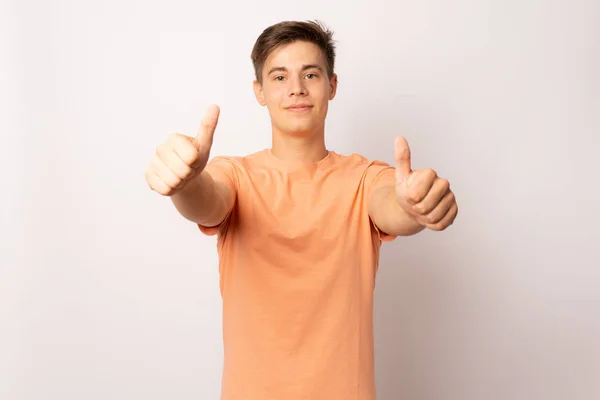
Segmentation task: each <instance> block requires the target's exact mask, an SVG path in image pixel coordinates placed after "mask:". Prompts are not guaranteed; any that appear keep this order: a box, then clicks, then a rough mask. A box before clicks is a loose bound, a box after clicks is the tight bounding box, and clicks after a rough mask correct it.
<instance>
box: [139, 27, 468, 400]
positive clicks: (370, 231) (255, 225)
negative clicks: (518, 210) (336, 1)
mask: <svg viewBox="0 0 600 400" xmlns="http://www.w3.org/2000/svg"><path fill="white" fill-rule="evenodd" d="M334 59H335V50H334V46H333V44H332V34H331V32H329V31H328V30H326V29H325V28H323V27H322V26H321V25H320V24H318V23H313V22H282V23H279V24H276V25H274V26H271V27H269V28H267V29H266V30H265V31H264V32H263V33H262V34H261V35H260V36H259V38H258V40H257V41H256V44H255V46H254V49H253V51H252V61H253V63H254V67H255V71H256V81H255V82H254V93H255V95H256V99H257V101H258V102H259V104H260V105H262V106H266V107H267V109H268V112H269V114H270V117H271V124H272V132H271V133H272V147H271V148H269V149H264V150H262V151H258V152H256V153H253V154H250V155H247V156H244V157H227V156H217V157H215V158H213V159H212V160H211V161H210V162H208V160H209V153H210V148H211V144H212V140H213V135H214V131H215V128H216V124H217V119H218V113H219V109H218V107H216V106H211V107H209V109H208V110H207V112H206V113H205V116H204V118H203V120H202V125H201V128H200V132H199V134H198V136H197V137H187V136H184V135H181V134H173V135H171V136H170V137H169V139H168V140H167V142H166V143H165V144H162V145H160V146H159V147H158V148H157V153H156V154H155V156H154V158H153V159H152V162H151V164H150V167H149V168H148V170H147V173H146V179H147V181H148V184H149V186H150V187H151V188H152V189H153V190H155V191H157V192H158V193H160V194H163V195H166V196H170V197H171V199H172V201H173V203H174V205H175V207H176V208H177V209H178V210H179V212H180V213H181V214H182V215H183V217H185V218H187V219H189V220H190V221H193V222H194V223H196V224H198V227H199V229H200V230H201V231H202V232H203V233H204V234H206V235H217V249H218V253H219V259H220V261H219V272H220V289H221V295H222V298H223V333H224V338H223V339H224V356H225V358H224V368H223V381H222V397H221V398H222V399H224V400H300V399H311V400H350V399H352V400H374V399H375V377H374V355H373V353H374V346H373V292H374V286H375V275H376V272H377V268H378V260H379V249H380V246H381V244H382V242H383V241H391V240H393V239H394V238H395V237H397V236H406V235H413V234H416V233H418V232H420V231H421V230H423V229H425V228H429V229H433V230H443V229H445V228H446V227H448V226H449V225H450V224H452V222H453V221H454V219H455V217H456V215H457V210H458V207H457V204H456V201H455V198H454V194H453V193H452V192H451V191H450V189H449V184H448V181H447V180H445V179H442V178H439V177H437V175H436V173H435V171H433V170H431V169H427V170H419V171H412V170H411V166H410V151H409V148H408V145H407V143H406V141H405V139H404V138H402V137H398V138H397V139H396V142H395V144H394V146H395V147H394V149H395V160H396V163H395V164H396V165H395V166H390V165H388V164H385V163H383V162H379V161H372V160H368V159H366V158H365V157H363V156H361V155H358V154H352V155H349V156H345V155H341V154H337V153H335V152H334V151H328V150H327V149H326V147H325V139H324V137H325V118H326V115H327V106H328V103H329V101H331V100H333V98H334V97H335V94H336V88H337V83H338V81H337V76H336V74H335V73H334ZM391 148H392V146H391V144H390V149H391Z"/></svg>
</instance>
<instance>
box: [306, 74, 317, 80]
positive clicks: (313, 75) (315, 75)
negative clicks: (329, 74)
mask: <svg viewBox="0 0 600 400" xmlns="http://www.w3.org/2000/svg"><path fill="white" fill-rule="evenodd" d="M309 76H312V77H315V78H316V77H317V74H306V77H309ZM309 79H312V78H309Z"/></svg>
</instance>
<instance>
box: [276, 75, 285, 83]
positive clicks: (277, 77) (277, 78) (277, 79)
mask: <svg viewBox="0 0 600 400" xmlns="http://www.w3.org/2000/svg"><path fill="white" fill-rule="evenodd" d="M279 78H281V79H279ZM284 78H285V77H283V76H281V75H279V76H276V77H275V80H276V81H280V82H281V81H282V80H283V79H284Z"/></svg>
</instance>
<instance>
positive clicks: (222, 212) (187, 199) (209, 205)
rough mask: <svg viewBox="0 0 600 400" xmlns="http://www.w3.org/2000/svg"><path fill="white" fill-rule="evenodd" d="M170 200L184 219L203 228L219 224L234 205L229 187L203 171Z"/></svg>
mask: <svg viewBox="0 0 600 400" xmlns="http://www.w3.org/2000/svg"><path fill="white" fill-rule="evenodd" d="M171 199H172V201H173V204H174V205H175V208H177V211H179V213H180V214H181V215H182V216H183V217H184V218H186V219H188V220H190V221H192V222H195V223H197V224H200V225H204V226H216V225H218V224H219V223H221V222H222V221H223V220H224V219H225V217H226V216H227V214H229V212H230V211H231V209H232V208H233V203H234V196H233V194H232V193H231V190H230V189H229V187H228V186H227V185H226V184H224V183H223V182H221V181H219V180H215V179H213V178H212V177H211V175H210V174H209V173H208V172H206V171H205V170H204V171H202V172H201V173H200V174H198V175H196V176H194V177H193V178H192V180H191V181H190V182H188V184H186V185H185V187H184V188H183V189H182V190H181V191H179V192H177V193H176V194H174V195H172V196H171Z"/></svg>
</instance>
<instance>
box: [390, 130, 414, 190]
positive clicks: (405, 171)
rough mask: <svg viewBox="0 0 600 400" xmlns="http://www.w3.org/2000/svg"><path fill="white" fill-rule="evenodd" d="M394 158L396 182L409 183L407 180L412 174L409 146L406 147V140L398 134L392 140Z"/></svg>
mask: <svg viewBox="0 0 600 400" xmlns="http://www.w3.org/2000/svg"><path fill="white" fill-rule="evenodd" d="M394 160H395V161H396V183H402V184H406V183H410V181H408V179H409V177H410V176H411V174H412V169H411V167H410V148H409V147H408V142H407V141H406V139H405V138H404V137H402V136H398V137H397V138H396V140H395V141H394ZM411 180H412V179H411ZM407 181H408V182H407Z"/></svg>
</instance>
